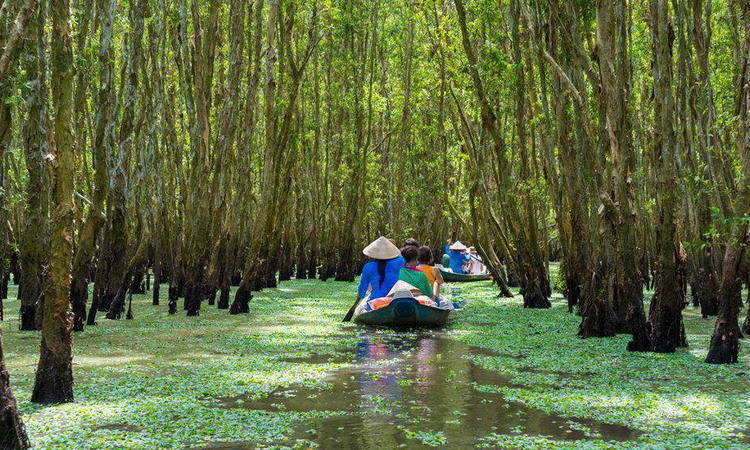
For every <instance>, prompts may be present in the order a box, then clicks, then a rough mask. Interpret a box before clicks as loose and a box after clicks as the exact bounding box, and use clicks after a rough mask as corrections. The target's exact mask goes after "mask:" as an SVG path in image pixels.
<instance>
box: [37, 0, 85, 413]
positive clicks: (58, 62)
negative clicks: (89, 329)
mask: <svg viewBox="0 0 750 450" xmlns="http://www.w3.org/2000/svg"><path fill="white" fill-rule="evenodd" d="M50 5H51V12H52V36H53V39H52V46H51V48H52V51H51V62H52V64H51V66H52V78H53V79H54V80H55V82H54V83H52V97H53V104H54V106H55V118H54V127H53V129H54V148H53V149H52V152H51V153H52V154H53V155H54V158H55V161H54V188H53V191H52V199H53V203H54V205H55V207H54V210H53V212H52V220H51V221H50V231H51V238H50V262H49V278H48V283H47V289H46V293H45V297H46V301H45V302H44V305H43V307H42V315H43V317H44V320H43V328H42V343H41V350H40V357H39V365H38V367H37V371H36V380H35V382H34V391H33V393H32V395H31V401H32V402H35V403H63V402H71V401H73V364H72V363H73V355H72V347H73V342H72V336H71V330H72V328H73V314H72V313H71V311H70V274H71V269H72V267H71V264H72V257H73V213H74V204H73V177H74V173H75V167H74V165H75V162H74V151H73V142H74V141H73V123H72V117H73V46H72V43H71V35H70V2H69V0H51V2H50Z"/></svg>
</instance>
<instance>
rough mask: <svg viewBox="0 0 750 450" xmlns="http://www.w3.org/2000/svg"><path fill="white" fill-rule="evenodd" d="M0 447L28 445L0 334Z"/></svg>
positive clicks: (23, 446) (12, 447) (26, 446)
mask: <svg viewBox="0 0 750 450" xmlns="http://www.w3.org/2000/svg"><path fill="white" fill-rule="evenodd" d="M0 334H1V333H0ZM0 430H1V431H2V432H0V448H4V449H26V448H29V447H30V444H29V438H28V436H27V435H26V428H25V427H24V426H23V422H21V417H20V416H19V414H18V406H17V405H16V397H15V396H14V395H13V391H12V390H11V388H10V374H8V370H7V369H6V368H5V358H4V356H3V344H2V336H0Z"/></svg>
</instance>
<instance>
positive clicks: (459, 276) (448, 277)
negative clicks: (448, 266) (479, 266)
mask: <svg viewBox="0 0 750 450" xmlns="http://www.w3.org/2000/svg"><path fill="white" fill-rule="evenodd" d="M440 274H441V275H442V276H443V280H445V281H448V282H465V281H485V280H491V279H492V275H490V274H488V273H481V274H471V273H455V272H450V271H448V270H443V269H440Z"/></svg>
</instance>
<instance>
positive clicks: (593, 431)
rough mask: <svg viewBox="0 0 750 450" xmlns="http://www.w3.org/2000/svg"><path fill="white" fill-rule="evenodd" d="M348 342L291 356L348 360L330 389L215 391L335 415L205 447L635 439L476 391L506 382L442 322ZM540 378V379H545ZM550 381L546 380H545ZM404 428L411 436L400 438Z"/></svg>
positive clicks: (255, 405)
mask: <svg viewBox="0 0 750 450" xmlns="http://www.w3.org/2000/svg"><path fill="white" fill-rule="evenodd" d="M359 336H360V342H359V343H358V344H357V346H356V348H353V349H350V350H346V349H344V350H343V351H342V352H341V353H338V354H334V355H329V356H326V355H322V356H321V355H317V356H314V357H311V358H308V359H294V360H293V361H297V362H307V363H310V364H318V363H325V362H328V361H353V362H354V365H353V366H352V367H347V368H343V369H340V370H336V371H333V372H331V373H330V374H329V376H328V377H327V378H326V380H325V381H327V382H328V383H330V387H331V388H330V389H315V388H309V387H304V386H288V387H284V388H280V389H278V390H276V391H274V392H273V393H271V394H270V395H269V396H268V397H267V398H265V399H262V400H259V401H257V400H256V401H252V400H250V399H249V398H243V397H233V398H222V399H219V402H218V404H217V403H216V402H215V401H214V402H213V403H212V404H214V405H215V406H217V407H221V408H249V409H261V410H267V411H281V410H287V411H313V410H320V411H323V410H325V411H335V412H338V413H341V414H340V415H338V416H335V417H329V418H326V419H320V420H315V421H314V422H307V423H303V424H300V426H299V427H298V428H297V430H296V431H295V433H294V435H293V436H291V437H290V438H289V439H288V440H287V441H284V442H265V443H258V442H247V443H238V442H235V443H226V444H212V445H211V447H212V448H221V447H224V448H255V447H257V446H268V445H294V443H295V441H297V440H298V439H306V440H310V441H314V442H315V443H317V444H318V445H319V446H320V447H321V448H351V449H370V448H394V447H409V448H414V447H420V446H421V445H420V443H419V441H418V440H415V439H414V436H415V434H414V433H420V432H431V433H435V432H441V433H442V437H443V438H444V439H445V440H446V441H447V442H446V444H444V445H441V446H450V447H454V448H456V447H462V448H466V447H473V446H475V445H476V444H478V443H479V442H480V440H481V438H483V437H485V436H487V435H489V434H492V433H498V434H524V435H537V436H546V437H549V438H552V439H561V440H570V439H587V435H586V434H585V433H584V432H583V431H581V430H582V429H588V430H589V431H588V433H589V434H588V438H592V436H595V437H597V438H602V439H605V440H629V439H635V438H636V437H637V435H638V433H637V432H635V431H633V430H631V429H629V428H627V427H624V426H621V425H613V424H605V423H599V422H595V421H591V420H586V419H570V418H563V417H559V416H556V415H553V414H548V413H545V412H543V411H540V410H535V409H531V408H527V407H525V406H523V405H520V404H518V403H513V402H509V401H506V400H504V399H503V397H502V395H501V394H497V393H485V392H481V391H480V390H479V389H477V387H481V386H496V387H501V386H512V384H511V383H510V382H509V380H508V379H507V378H506V377H504V376H503V375H501V374H499V373H497V372H494V371H490V370H486V369H483V368H482V367H480V366H479V365H477V364H475V363H473V362H472V361H471V359H470V355H472V354H474V355H486V354H488V353H487V352H486V351H483V350H480V349H475V348H472V347H469V346H466V345H464V344H461V343H459V342H456V341H455V340H453V339H451V338H450V337H449V335H448V334H445V333H443V332H403V333H397V334H388V335H383V334H378V333H375V332H369V331H360V334H359ZM545 388H546V387H545ZM550 388H551V387H550ZM409 437H411V439H410V438H409Z"/></svg>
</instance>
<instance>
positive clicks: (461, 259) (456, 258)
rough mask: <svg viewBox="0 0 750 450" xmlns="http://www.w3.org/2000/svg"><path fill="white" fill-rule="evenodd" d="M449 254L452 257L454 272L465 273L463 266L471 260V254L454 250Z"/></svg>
mask: <svg viewBox="0 0 750 450" xmlns="http://www.w3.org/2000/svg"><path fill="white" fill-rule="evenodd" d="M449 255H450V257H451V270H452V271H453V273H464V269H463V267H462V266H463V264H464V263H465V262H467V261H468V260H469V255H467V254H465V253H461V252H456V251H452V250H451V252H450V253H449Z"/></svg>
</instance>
